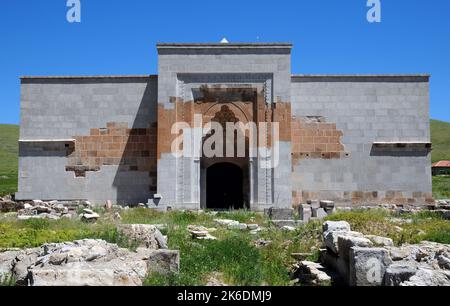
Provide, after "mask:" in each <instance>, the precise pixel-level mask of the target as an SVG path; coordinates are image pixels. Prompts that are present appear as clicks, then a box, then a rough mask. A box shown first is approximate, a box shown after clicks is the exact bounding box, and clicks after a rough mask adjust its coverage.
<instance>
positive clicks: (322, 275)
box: [293, 261, 331, 286]
mask: <svg viewBox="0 0 450 306" xmlns="http://www.w3.org/2000/svg"><path fill="white" fill-rule="evenodd" d="M293 278H294V279H298V281H299V282H300V283H301V284H303V285H307V286H329V285H331V276H330V275H328V273H327V272H326V270H325V268H324V267H323V266H322V265H321V264H319V263H315V262H311V261H302V262H300V263H298V264H295V265H294V268H293Z"/></svg>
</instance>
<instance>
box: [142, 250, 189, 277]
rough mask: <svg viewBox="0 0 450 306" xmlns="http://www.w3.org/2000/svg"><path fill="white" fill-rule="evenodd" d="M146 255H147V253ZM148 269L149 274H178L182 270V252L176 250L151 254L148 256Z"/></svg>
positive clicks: (158, 251) (157, 251)
mask: <svg viewBox="0 0 450 306" xmlns="http://www.w3.org/2000/svg"><path fill="white" fill-rule="evenodd" d="M139 252H140V251H139V250H138V253H139ZM144 254H146V252H145V251H144ZM147 267H148V272H151V273H159V274H170V273H177V272H178V271H179V268H180V252H179V251H176V250H156V251H153V252H150V253H149V254H148V259H147Z"/></svg>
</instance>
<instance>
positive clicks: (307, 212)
mask: <svg viewBox="0 0 450 306" xmlns="http://www.w3.org/2000/svg"><path fill="white" fill-rule="evenodd" d="M298 213H299V215H300V220H302V221H304V222H308V221H309V220H310V219H311V217H312V211H311V206H310V205H308V204H301V205H300V206H299V207H298Z"/></svg>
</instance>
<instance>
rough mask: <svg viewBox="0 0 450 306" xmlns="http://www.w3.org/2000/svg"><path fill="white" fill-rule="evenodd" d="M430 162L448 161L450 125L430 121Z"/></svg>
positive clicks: (449, 156)
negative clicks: (431, 147) (431, 145)
mask: <svg viewBox="0 0 450 306" xmlns="http://www.w3.org/2000/svg"><path fill="white" fill-rule="evenodd" d="M430 128H431V141H432V143H433V152H432V157H431V159H432V161H433V163H435V162H438V161H440V160H450V123H449V122H444V121H438V120H431V125H430Z"/></svg>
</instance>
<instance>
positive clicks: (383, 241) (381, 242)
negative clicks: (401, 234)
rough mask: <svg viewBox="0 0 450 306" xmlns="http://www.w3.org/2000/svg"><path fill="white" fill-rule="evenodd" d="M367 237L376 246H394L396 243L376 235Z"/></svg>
mask: <svg viewBox="0 0 450 306" xmlns="http://www.w3.org/2000/svg"><path fill="white" fill-rule="evenodd" d="M365 237H366V238H367V239H369V240H370V241H372V242H373V243H374V244H375V245H376V246H394V241H393V240H392V239H391V238H386V237H381V236H374V235H366V236H365Z"/></svg>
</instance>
